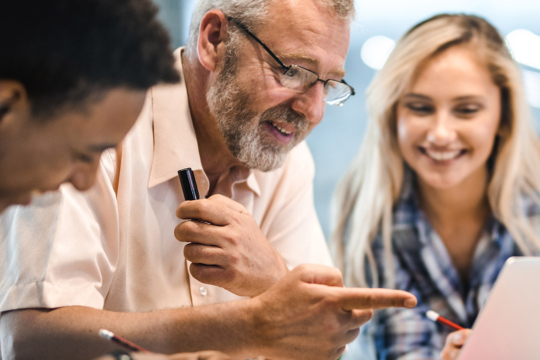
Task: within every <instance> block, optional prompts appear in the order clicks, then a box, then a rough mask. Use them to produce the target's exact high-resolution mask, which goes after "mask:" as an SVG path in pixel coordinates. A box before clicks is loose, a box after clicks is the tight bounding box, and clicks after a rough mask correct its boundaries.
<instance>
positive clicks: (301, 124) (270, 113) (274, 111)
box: [259, 105, 309, 133]
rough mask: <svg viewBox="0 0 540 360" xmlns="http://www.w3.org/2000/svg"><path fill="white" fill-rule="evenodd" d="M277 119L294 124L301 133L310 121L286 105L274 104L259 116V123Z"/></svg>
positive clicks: (305, 129) (306, 128)
mask: <svg viewBox="0 0 540 360" xmlns="http://www.w3.org/2000/svg"><path fill="white" fill-rule="evenodd" d="M275 120H279V121H282V122H286V123H288V124H291V125H293V126H294V127H295V128H296V129H297V130H298V132H299V133H303V132H305V131H307V130H308V128H309V121H308V120H307V119H306V118H305V117H304V116H302V115H301V114H299V113H297V112H296V111H294V110H292V109H291V108H290V107H288V106H284V105H279V106H274V107H273V108H270V109H268V110H265V111H264V112H263V113H262V114H261V115H260V116H259V123H262V122H266V121H275Z"/></svg>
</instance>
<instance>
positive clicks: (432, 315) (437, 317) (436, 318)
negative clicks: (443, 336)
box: [426, 310, 463, 330]
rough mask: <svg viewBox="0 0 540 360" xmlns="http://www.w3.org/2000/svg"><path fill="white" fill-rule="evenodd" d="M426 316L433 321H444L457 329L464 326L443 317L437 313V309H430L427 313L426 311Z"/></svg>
mask: <svg viewBox="0 0 540 360" xmlns="http://www.w3.org/2000/svg"><path fill="white" fill-rule="evenodd" d="M426 316H427V317H428V319H430V320H432V321H435V322H437V321H438V322H440V323H443V324H445V325H447V326H449V327H451V328H453V329H455V330H463V328H462V327H461V326H459V325H458V324H455V323H453V322H451V321H450V320H448V319H445V318H443V317H442V316H441V315H439V314H437V313H436V312H435V311H433V310H429V311H428V312H427V313H426Z"/></svg>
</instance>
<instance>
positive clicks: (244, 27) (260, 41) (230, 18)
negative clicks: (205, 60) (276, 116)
mask: <svg viewBox="0 0 540 360" xmlns="http://www.w3.org/2000/svg"><path fill="white" fill-rule="evenodd" d="M227 20H228V21H229V22H233V23H234V24H236V25H237V26H238V27H239V28H240V29H242V30H244V31H245V32H246V33H247V34H248V35H249V36H251V38H253V40H255V41H256V42H257V43H259V44H260V45H261V46H262V47H263V49H264V50H266V52H267V53H268V54H269V55H270V56H271V57H272V58H273V59H274V60H276V61H277V63H278V64H279V65H280V66H281V67H282V68H283V69H284V70H285V72H284V73H283V74H286V73H287V71H289V70H290V69H291V68H292V67H297V68H301V69H303V70H306V71H309V72H310V73H312V74H315V75H316V76H317V80H315V81H314V82H313V83H312V84H311V85H310V87H309V88H308V89H306V90H304V91H297V90H294V89H291V90H293V91H296V92H298V93H305V92H307V91H308V90H309V89H311V88H312V87H313V86H314V85H315V84H316V83H317V81H320V82H322V83H323V84H324V86H326V84H327V83H328V81H330V80H332V81H335V82H338V83H342V84H343V85H346V86H347V87H348V88H349V89H351V94H350V95H349V96H348V97H347V98H346V99H345V100H343V101H342V104H343V103H344V102H345V101H347V100H348V99H349V98H350V97H351V96H354V95H355V94H356V93H355V91H354V88H353V87H352V86H351V85H349V84H347V82H346V81H345V80H344V79H341V80H335V79H326V80H323V79H321V78H320V77H319V74H317V73H316V72H315V71H313V70H310V69H306V68H305V67H303V66H300V65H295V64H291V65H289V66H287V65H285V63H283V61H281V60H280V59H279V58H278V57H277V55H276V54H274V53H273V52H272V50H270V49H269V48H268V46H266V44H265V43H264V42H262V40H260V39H259V38H258V37H257V36H255V34H253V33H252V32H251V31H250V30H249V29H248V28H247V26H246V25H244V24H243V23H242V22H240V21H239V20H237V19H235V18H233V17H230V16H227ZM282 86H284V85H282ZM288 89H289V88H288Z"/></svg>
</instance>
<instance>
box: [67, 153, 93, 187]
mask: <svg viewBox="0 0 540 360" xmlns="http://www.w3.org/2000/svg"><path fill="white" fill-rule="evenodd" d="M98 166H99V157H98V159H97V160H95V161H93V162H92V163H90V164H86V163H81V164H77V165H75V168H74V169H73V171H72V173H71V177H70V178H69V182H70V183H71V184H73V186H74V187H75V188H76V189H77V190H79V191H84V190H88V189H89V188H90V187H92V185H94V183H95V181H96V174H97V170H98Z"/></svg>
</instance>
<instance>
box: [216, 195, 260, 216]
mask: <svg viewBox="0 0 540 360" xmlns="http://www.w3.org/2000/svg"><path fill="white" fill-rule="evenodd" d="M208 200H210V201H214V202H216V203H218V204H221V205H223V206H225V207H227V208H229V209H231V210H233V211H236V212H239V213H242V214H249V215H250V213H249V211H247V209H246V208H245V207H244V205H242V204H240V203H239V202H236V201H234V200H232V199H230V198H228V197H226V196H223V195H219V194H218V195H212V196H210V197H209V198H208Z"/></svg>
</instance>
